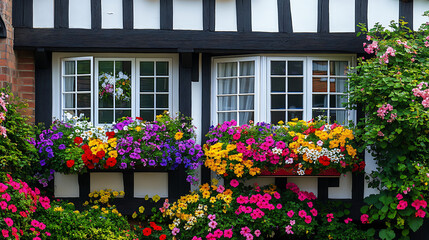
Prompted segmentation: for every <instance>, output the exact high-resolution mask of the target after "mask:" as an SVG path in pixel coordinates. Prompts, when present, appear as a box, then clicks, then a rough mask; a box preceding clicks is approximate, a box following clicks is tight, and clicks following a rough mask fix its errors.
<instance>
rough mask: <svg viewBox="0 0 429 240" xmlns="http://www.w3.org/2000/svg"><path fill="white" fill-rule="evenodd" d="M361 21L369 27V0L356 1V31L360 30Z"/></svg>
mask: <svg viewBox="0 0 429 240" xmlns="http://www.w3.org/2000/svg"><path fill="white" fill-rule="evenodd" d="M359 23H363V24H365V26H367V27H368V0H356V1H355V25H356V28H355V31H356V32H360V28H359V27H358V26H357V25H358V24H359Z"/></svg>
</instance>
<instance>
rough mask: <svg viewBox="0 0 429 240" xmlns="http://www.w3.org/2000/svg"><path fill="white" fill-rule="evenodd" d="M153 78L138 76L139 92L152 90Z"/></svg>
mask: <svg viewBox="0 0 429 240" xmlns="http://www.w3.org/2000/svg"><path fill="white" fill-rule="evenodd" d="M153 90H154V80H153V78H140V92H153Z"/></svg>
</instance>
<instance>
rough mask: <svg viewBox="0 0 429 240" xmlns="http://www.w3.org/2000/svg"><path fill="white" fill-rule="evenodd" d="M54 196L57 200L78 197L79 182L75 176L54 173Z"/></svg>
mask: <svg viewBox="0 0 429 240" xmlns="http://www.w3.org/2000/svg"><path fill="white" fill-rule="evenodd" d="M54 195H55V197H57V198H66V197H70V198H72V197H75V198H78V197H79V182H78V175H77V174H68V175H65V174H62V173H57V172H56V173H54Z"/></svg>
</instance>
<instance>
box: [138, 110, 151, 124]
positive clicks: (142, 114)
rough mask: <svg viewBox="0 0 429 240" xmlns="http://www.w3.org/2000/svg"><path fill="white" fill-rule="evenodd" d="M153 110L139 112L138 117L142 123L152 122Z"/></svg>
mask: <svg viewBox="0 0 429 240" xmlns="http://www.w3.org/2000/svg"><path fill="white" fill-rule="evenodd" d="M153 114H154V110H140V117H141V118H143V120H144V121H153Z"/></svg>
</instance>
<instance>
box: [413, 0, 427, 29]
mask: <svg viewBox="0 0 429 240" xmlns="http://www.w3.org/2000/svg"><path fill="white" fill-rule="evenodd" d="M427 10H429V1H428V0H414V2H413V17H414V19H413V25H414V26H413V29H414V30H418V29H419V27H420V25H422V24H423V23H426V22H429V18H428V17H424V16H422V15H423V13H424V12H425V11H427Z"/></svg>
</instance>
